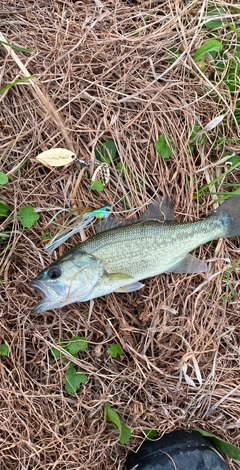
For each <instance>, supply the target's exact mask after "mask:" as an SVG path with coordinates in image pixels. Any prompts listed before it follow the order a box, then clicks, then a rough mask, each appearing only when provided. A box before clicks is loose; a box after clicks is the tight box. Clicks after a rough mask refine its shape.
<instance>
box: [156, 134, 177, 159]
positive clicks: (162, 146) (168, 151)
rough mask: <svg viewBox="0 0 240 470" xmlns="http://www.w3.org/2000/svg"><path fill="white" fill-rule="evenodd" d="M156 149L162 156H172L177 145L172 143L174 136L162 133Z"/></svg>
mask: <svg viewBox="0 0 240 470" xmlns="http://www.w3.org/2000/svg"><path fill="white" fill-rule="evenodd" d="M156 150H157V152H158V153H159V154H160V155H161V157H162V158H169V157H171V156H172V154H173V152H174V150H175V147H174V146H173V144H172V137H171V136H170V135H166V136H165V135H164V134H161V135H160V136H159V139H158V140H157V141H156Z"/></svg>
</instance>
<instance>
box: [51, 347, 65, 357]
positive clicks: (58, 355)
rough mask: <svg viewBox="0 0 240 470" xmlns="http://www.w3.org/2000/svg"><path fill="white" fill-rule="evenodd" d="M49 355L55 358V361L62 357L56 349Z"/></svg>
mask: <svg viewBox="0 0 240 470" xmlns="http://www.w3.org/2000/svg"><path fill="white" fill-rule="evenodd" d="M51 353H52V355H53V356H54V357H55V359H61V358H62V357H63V353H62V352H61V351H59V350H58V349H57V348H52V349H51Z"/></svg>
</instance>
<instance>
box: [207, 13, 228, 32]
mask: <svg viewBox="0 0 240 470" xmlns="http://www.w3.org/2000/svg"><path fill="white" fill-rule="evenodd" d="M224 14H225V10H224V9H223V8H215V9H214V10H212V11H209V12H208V13H207V16H206V17H205V21H204V26H206V28H209V29H219V28H221V27H222V25H223V21H222V19H221V18H217V19H216V20H214V19H211V20H208V19H207V17H208V16H221V15H224Z"/></svg>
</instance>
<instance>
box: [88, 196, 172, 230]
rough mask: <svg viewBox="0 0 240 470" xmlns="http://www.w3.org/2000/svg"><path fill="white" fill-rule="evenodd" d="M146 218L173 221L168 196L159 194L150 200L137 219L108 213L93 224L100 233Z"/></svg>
mask: <svg viewBox="0 0 240 470" xmlns="http://www.w3.org/2000/svg"><path fill="white" fill-rule="evenodd" d="M147 220H160V221H161V222H175V218H174V210H173V205H172V202H171V200H170V199H169V197H168V196H166V195H165V196H159V197H158V198H157V199H155V201H153V202H151V204H150V205H149V207H148V208H147V210H146V211H145V212H144V214H143V215H142V216H141V217H140V218H139V219H137V220H129V219H128V220H119V219H118V218H117V217H115V216H114V215H110V216H109V217H108V218H106V219H101V220H100V222H99V223H98V224H97V225H95V230H96V233H100V232H105V231H106V230H111V229H113V228H118V227H125V226H126V225H130V224H134V223H138V222H146V221H147Z"/></svg>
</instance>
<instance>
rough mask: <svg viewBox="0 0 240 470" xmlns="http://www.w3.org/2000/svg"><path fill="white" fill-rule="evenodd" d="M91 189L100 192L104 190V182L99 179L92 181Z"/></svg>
mask: <svg viewBox="0 0 240 470" xmlns="http://www.w3.org/2000/svg"><path fill="white" fill-rule="evenodd" d="M90 189H91V190H92V191H98V192H99V193H100V192H101V191H103V190H104V184H103V183H102V181H99V180H94V181H91V184H90Z"/></svg>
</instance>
